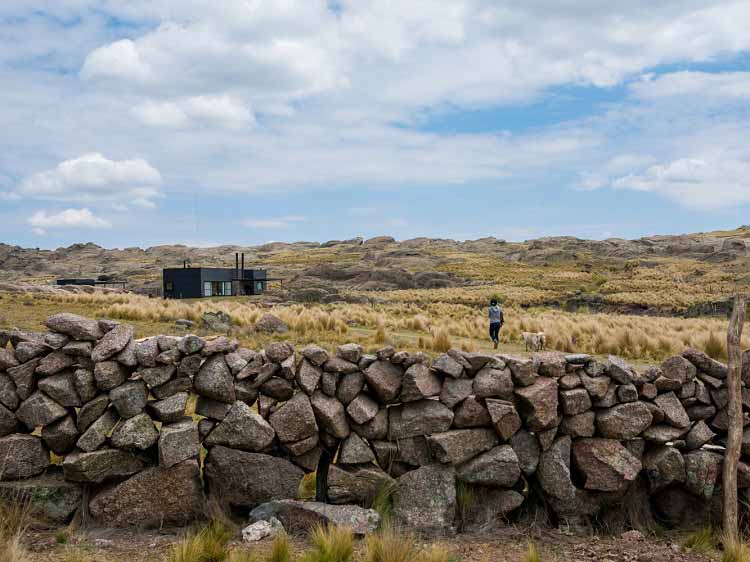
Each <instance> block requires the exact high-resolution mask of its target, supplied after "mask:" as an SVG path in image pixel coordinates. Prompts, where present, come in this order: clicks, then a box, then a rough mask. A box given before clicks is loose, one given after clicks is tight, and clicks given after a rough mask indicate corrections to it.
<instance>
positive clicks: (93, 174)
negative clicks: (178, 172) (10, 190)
mask: <svg viewBox="0 0 750 562" xmlns="http://www.w3.org/2000/svg"><path fill="white" fill-rule="evenodd" d="M161 182H162V177H161V174H160V173H159V172H158V170H156V169H155V168H154V167H152V166H151V165H150V164H149V163H148V162H147V161H146V160H143V159H141V158H137V159H133V160H120V161H118V160H109V159H107V158H105V157H104V156H102V155H101V154H99V153H91V154H85V155H83V156H81V157H79V158H74V159H72V160H65V161H64V162H61V163H60V164H58V165H57V167H55V168H54V169H51V170H47V171H45V172H40V173H37V174H34V175H32V176H31V177H29V178H28V179H27V180H25V181H24V182H22V183H21V185H20V186H19V187H18V190H17V194H18V195H20V196H22V197H31V198H34V199H45V200H50V201H79V202H92V203H96V202H105V203H106V202H110V203H114V202H121V203H123V202H124V203H128V202H130V203H133V204H136V205H140V206H145V207H150V206H153V205H154V199H156V198H158V197H160V196H161V192H160V189H159V184H161Z"/></svg>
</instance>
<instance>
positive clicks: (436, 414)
mask: <svg viewBox="0 0 750 562" xmlns="http://www.w3.org/2000/svg"><path fill="white" fill-rule="evenodd" d="M388 413H389V427H388V438H389V439H390V440H392V441H395V440H398V439H405V438H407V437H415V436H418V435H429V434H431V433H440V432H442V431H447V430H448V429H449V428H450V426H451V423H452V422H453V411H452V410H451V409H450V408H448V407H447V406H446V405H445V404H443V403H441V402H439V401H437V400H420V401H418V402H407V403H406V404H401V405H399V406H394V407H392V408H390V409H389V410H388Z"/></svg>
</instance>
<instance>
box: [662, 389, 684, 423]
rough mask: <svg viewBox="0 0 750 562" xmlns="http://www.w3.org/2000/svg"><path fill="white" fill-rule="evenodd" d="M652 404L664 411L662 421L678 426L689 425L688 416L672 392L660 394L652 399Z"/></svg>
mask: <svg viewBox="0 0 750 562" xmlns="http://www.w3.org/2000/svg"><path fill="white" fill-rule="evenodd" d="M654 404H656V405H657V406H658V407H659V409H661V411H662V412H664V421H665V422H667V423H668V424H669V425H673V426H674V427H679V428H686V427H689V426H690V418H689V417H688V415H687V412H686V411H685V408H684V407H683V406H682V403H681V402H680V399H679V398H677V395H675V393H674V392H667V393H666V394H660V395H659V396H657V397H656V398H655V399H654Z"/></svg>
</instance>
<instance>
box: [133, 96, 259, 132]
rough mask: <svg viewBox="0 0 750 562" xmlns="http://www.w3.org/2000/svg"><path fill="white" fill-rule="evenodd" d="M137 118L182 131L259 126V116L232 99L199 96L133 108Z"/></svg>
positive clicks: (147, 102) (235, 99)
mask: <svg viewBox="0 0 750 562" xmlns="http://www.w3.org/2000/svg"><path fill="white" fill-rule="evenodd" d="M133 114H134V115H135V116H136V117H137V118H138V119H139V120H141V121H142V122H143V123H145V124H146V125H150V126H153V127H167V128H182V127H187V126H189V125H198V124H206V125H212V126H218V127H226V128H228V129H240V128H242V127H245V126H248V125H254V124H255V116H254V115H253V113H252V112H251V111H250V110H249V109H248V108H247V106H246V105H245V104H244V103H243V102H242V100H240V99H238V98H235V97H232V96H196V97H192V98H186V99H183V100H178V101H164V102H155V101H151V100H149V101H146V102H144V103H142V104H139V105H137V106H135V107H134V108H133Z"/></svg>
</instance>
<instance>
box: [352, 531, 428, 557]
mask: <svg viewBox="0 0 750 562" xmlns="http://www.w3.org/2000/svg"><path fill="white" fill-rule="evenodd" d="M416 555H417V551H416V546H415V540H414V536H413V535H411V534H408V533H400V532H399V531H398V530H397V529H396V528H395V527H394V526H393V525H392V524H387V525H385V526H383V528H381V529H380V531H378V532H377V533H374V534H372V535H369V536H368V537H367V540H366V542H365V551H364V555H363V562H416Z"/></svg>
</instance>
